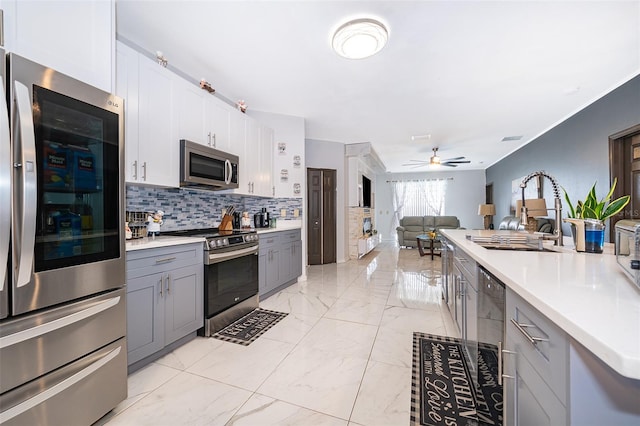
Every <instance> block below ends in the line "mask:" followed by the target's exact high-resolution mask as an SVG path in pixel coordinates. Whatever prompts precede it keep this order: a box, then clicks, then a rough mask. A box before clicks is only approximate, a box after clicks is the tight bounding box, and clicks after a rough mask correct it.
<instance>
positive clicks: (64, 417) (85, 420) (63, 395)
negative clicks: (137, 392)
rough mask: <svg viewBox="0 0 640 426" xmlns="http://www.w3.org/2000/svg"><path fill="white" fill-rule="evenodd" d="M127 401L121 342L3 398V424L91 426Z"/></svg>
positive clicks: (124, 347) (0, 398) (124, 350)
mask: <svg viewBox="0 0 640 426" xmlns="http://www.w3.org/2000/svg"><path fill="white" fill-rule="evenodd" d="M43 389H47V390H46V391H43ZM126 397H127V344H126V341H125V339H124V338H121V339H119V340H117V341H115V342H113V343H111V344H110V345H108V346H105V347H103V348H101V349H99V350H97V351H95V352H93V353H91V354H89V355H87V356H85V357H83V358H80V359H78V360H76V361H74V362H72V363H70V364H67V365H65V366H64V367H62V368H60V369H58V370H56V371H54V372H51V373H49V374H47V375H45V376H42V377H39V378H37V379H36V380H33V381H31V382H29V383H27V384H25V385H23V386H21V387H19V388H16V389H14V390H12V391H10V392H7V393H4V394H2V395H0V407H2V415H1V417H0V423H2V424H3V425H4V426H9V425H12V426H13V425H41V424H48V425H90V424H93V423H94V422H96V421H97V420H99V419H100V418H101V417H102V416H104V415H105V414H107V413H108V412H109V411H110V410H111V409H112V408H114V407H115V406H116V405H117V404H119V403H120V402H121V401H123V400H124V399H126Z"/></svg>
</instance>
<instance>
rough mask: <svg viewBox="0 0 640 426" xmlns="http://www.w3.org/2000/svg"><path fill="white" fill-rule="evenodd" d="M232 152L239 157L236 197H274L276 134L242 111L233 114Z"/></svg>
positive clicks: (231, 123) (230, 134)
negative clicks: (273, 169) (273, 179)
mask: <svg viewBox="0 0 640 426" xmlns="http://www.w3.org/2000/svg"><path fill="white" fill-rule="evenodd" d="M229 137H230V140H231V141H232V145H233V146H232V147H231V149H233V150H234V153H236V152H237V154H238V155H239V157H240V165H239V166H238V181H239V182H238V189H234V190H233V191H232V192H233V193H234V194H242V195H255V196H259V197H272V196H273V185H272V168H273V162H272V158H273V155H272V149H273V130H272V129H270V128H268V127H266V126H263V125H261V124H260V123H259V122H258V121H256V120H255V119H253V118H251V117H248V116H246V115H245V114H243V113H241V112H239V111H231V120H230V133H229Z"/></svg>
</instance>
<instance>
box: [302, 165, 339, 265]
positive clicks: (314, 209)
mask: <svg viewBox="0 0 640 426" xmlns="http://www.w3.org/2000/svg"><path fill="white" fill-rule="evenodd" d="M307 197H308V206H307V212H308V215H307V230H308V231H307V232H308V234H307V260H308V262H309V265H323V264H326V263H334V262H335V261H336V214H337V212H336V171H335V170H326V169H307Z"/></svg>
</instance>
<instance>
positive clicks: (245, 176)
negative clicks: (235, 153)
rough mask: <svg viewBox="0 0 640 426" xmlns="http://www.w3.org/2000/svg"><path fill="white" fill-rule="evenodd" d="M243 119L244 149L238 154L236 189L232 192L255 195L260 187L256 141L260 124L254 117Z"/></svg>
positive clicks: (258, 136)
mask: <svg viewBox="0 0 640 426" xmlns="http://www.w3.org/2000/svg"><path fill="white" fill-rule="evenodd" d="M239 114H242V113H239ZM236 120H237V118H236ZM243 121H244V125H245V141H244V149H243V151H242V152H243V155H240V165H239V166H238V169H239V171H238V179H239V184H238V189H235V190H234V191H233V192H234V193H236V194H244V195H257V192H256V190H257V189H259V188H260V184H259V182H258V178H259V170H258V158H259V156H260V153H259V150H258V141H259V138H260V126H259V124H258V123H257V122H256V121H255V120H254V119H252V118H249V117H246V118H244V120H243ZM235 126H237V124H236V125H235ZM235 126H234V127H235Z"/></svg>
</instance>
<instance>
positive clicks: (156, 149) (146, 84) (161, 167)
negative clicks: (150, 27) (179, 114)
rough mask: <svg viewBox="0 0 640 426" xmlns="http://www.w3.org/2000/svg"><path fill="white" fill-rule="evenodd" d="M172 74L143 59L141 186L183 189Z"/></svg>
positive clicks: (141, 79)
mask: <svg viewBox="0 0 640 426" xmlns="http://www.w3.org/2000/svg"><path fill="white" fill-rule="evenodd" d="M172 80H173V78H172V76H171V73H170V72H169V71H167V70H166V69H165V68H163V67H161V66H160V65H158V64H157V63H155V62H153V61H151V60H149V59H147V58H141V59H140V75H139V88H140V92H139V102H140V105H139V112H140V114H139V126H140V129H139V137H140V138H139V141H140V142H139V144H140V145H139V148H138V157H139V173H140V179H138V181H139V182H140V183H148V184H153V185H161V186H170V187H171V186H172V187H178V186H179V176H178V174H179V170H178V159H179V157H180V156H179V153H180V144H179V143H178V141H177V140H175V138H174V134H173V128H172V125H173V119H174V117H173V114H172V113H171V104H172V101H173V96H172V84H173V81H172Z"/></svg>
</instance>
